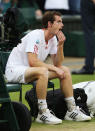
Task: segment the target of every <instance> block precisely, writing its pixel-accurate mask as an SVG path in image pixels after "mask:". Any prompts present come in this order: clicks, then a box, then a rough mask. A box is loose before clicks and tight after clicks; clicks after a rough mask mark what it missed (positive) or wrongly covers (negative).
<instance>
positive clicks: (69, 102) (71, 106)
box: [65, 96, 76, 111]
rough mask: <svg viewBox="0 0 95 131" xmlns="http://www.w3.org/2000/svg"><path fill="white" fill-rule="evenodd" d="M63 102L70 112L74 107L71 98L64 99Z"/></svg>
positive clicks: (73, 101) (73, 100) (72, 98)
mask: <svg viewBox="0 0 95 131" xmlns="http://www.w3.org/2000/svg"><path fill="white" fill-rule="evenodd" d="M65 101H66V103H67V108H68V111H72V110H73V109H74V108H75V107H76V104H75V99H74V97H73V96H72V97H67V98H65Z"/></svg>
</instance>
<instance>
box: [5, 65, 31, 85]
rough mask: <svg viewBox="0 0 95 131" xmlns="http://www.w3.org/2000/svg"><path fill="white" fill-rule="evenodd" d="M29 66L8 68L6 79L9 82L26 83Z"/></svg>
mask: <svg viewBox="0 0 95 131" xmlns="http://www.w3.org/2000/svg"><path fill="white" fill-rule="evenodd" d="M27 68H29V67H28V66H11V67H7V69H6V71H5V77H6V79H7V81H8V82H13V83H25V79H24V75H25V71H26V69H27Z"/></svg>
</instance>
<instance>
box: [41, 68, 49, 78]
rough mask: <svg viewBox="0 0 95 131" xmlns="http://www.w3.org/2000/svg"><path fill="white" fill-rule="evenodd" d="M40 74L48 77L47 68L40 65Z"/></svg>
mask: <svg viewBox="0 0 95 131" xmlns="http://www.w3.org/2000/svg"><path fill="white" fill-rule="evenodd" d="M40 76H41V77H45V78H48V69H47V68H45V67H42V68H41V70H40Z"/></svg>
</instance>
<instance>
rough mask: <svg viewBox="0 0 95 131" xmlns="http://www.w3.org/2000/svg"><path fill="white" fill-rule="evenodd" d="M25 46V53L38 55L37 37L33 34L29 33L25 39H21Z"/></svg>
mask: <svg viewBox="0 0 95 131" xmlns="http://www.w3.org/2000/svg"><path fill="white" fill-rule="evenodd" d="M22 42H23V43H24V44H25V52H32V53H34V54H38V44H39V37H38V35H37V34H36V35H35V33H29V34H28V35H26V37H25V38H23V39H22Z"/></svg>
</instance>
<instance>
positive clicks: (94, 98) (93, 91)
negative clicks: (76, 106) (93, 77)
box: [73, 81, 95, 117]
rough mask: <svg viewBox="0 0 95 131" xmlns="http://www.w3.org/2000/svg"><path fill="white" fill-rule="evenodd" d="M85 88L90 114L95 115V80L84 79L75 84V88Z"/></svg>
mask: <svg viewBox="0 0 95 131" xmlns="http://www.w3.org/2000/svg"><path fill="white" fill-rule="evenodd" d="M77 88H80V89H83V90H84V91H85V93H86V95H87V107H88V110H89V112H90V115H91V116H92V117H93V116H95V81H84V82H80V83H77V84H74V85H73V89H77Z"/></svg>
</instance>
